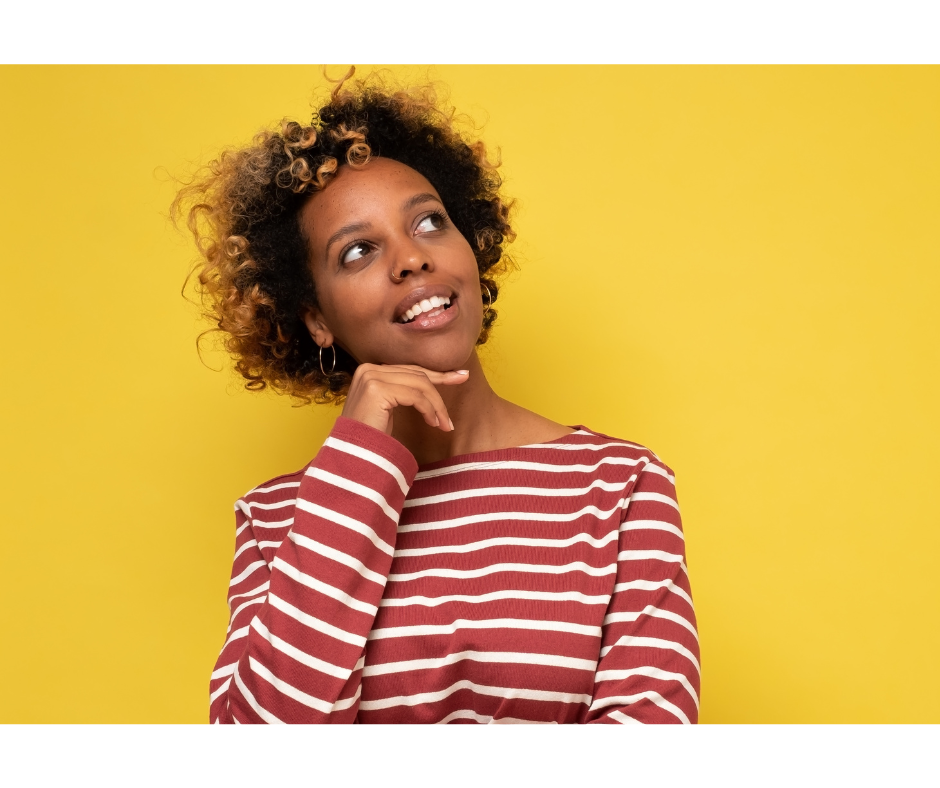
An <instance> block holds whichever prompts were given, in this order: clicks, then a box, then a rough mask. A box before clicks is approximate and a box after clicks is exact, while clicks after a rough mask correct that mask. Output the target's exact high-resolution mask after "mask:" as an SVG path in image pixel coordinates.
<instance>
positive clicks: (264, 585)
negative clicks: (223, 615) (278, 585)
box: [228, 580, 271, 609]
mask: <svg viewBox="0 0 940 788" xmlns="http://www.w3.org/2000/svg"><path fill="white" fill-rule="evenodd" d="M270 585H271V583H270V581H269V580H265V581H264V582H263V583H262V584H261V585H260V586H256V587H255V588H252V589H251V591H245V592H243V593H241V594H233V595H232V596H230V597H229V598H228V606H229V609H231V607H232V602H234V601H235V600H236V599H241V598H242V597H243V596H254V595H255V594H261V593H263V592H264V591H267V590H268V587H269V586H270Z"/></svg>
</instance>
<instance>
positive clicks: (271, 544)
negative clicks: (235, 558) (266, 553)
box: [258, 539, 284, 550]
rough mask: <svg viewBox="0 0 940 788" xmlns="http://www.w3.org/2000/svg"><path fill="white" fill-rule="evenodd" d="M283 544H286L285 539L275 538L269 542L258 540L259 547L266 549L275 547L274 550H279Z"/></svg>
mask: <svg viewBox="0 0 940 788" xmlns="http://www.w3.org/2000/svg"><path fill="white" fill-rule="evenodd" d="M282 544H284V540H283V539H275V540H274V541H268V542H258V549H259V550H266V549H267V548H269V547H270V548H273V549H274V550H277V549H278V548H279V547H280V546H281V545H282Z"/></svg>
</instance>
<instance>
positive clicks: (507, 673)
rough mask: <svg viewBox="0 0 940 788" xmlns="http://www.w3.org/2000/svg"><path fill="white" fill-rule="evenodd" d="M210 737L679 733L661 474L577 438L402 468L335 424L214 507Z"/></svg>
mask: <svg viewBox="0 0 940 788" xmlns="http://www.w3.org/2000/svg"><path fill="white" fill-rule="evenodd" d="M235 509H236V523H237V530H236V550H235V559H234V565H233V568H232V581H231V586H230V596H229V607H230V610H231V620H230V623H229V629H228V635H227V638H226V641H225V645H224V647H223V648H222V653H221V655H220V656H219V660H218V662H217V664H216V668H215V671H214V672H213V673H212V680H211V684H210V704H211V707H210V717H211V719H212V721H213V722H236V723H245V722H360V723H418V722H559V723H562V722H564V723H588V722H606V723H627V722H649V723H651V722H685V723H688V722H696V721H697V719H698V704H699V699H698V696H699V684H700V667H699V648H698V637H697V634H696V625H695V613H694V612H693V609H692V597H691V590H690V587H689V578H688V574H687V571H686V566H685V557H684V556H685V550H684V541H683V536H682V526H681V521H680V519H679V510H678V504H677V503H676V495H675V479H674V477H673V474H672V472H671V471H670V470H669V468H667V467H666V466H665V465H663V463H662V462H660V460H659V459H658V458H657V457H656V455H654V454H653V453H652V452H651V451H649V450H648V449H645V448H643V447H642V446H638V445H637V444H634V443H629V442H627V441H623V440H618V439H615V438H610V437H608V436H606V435H601V434H599V433H595V432H592V431H590V430H588V429H586V428H584V427H578V428H576V431H575V432H573V433H571V434H569V435H566V436H564V437H562V438H559V439H558V440H554V441H550V442H548V443H542V444H537V445H531V446H521V447H516V448H510V449H498V450H496V451H489V452H484V453H480V454H469V455H463V456H459V457H453V458H451V459H448V460H443V461H441V462H436V463H432V464H430V465H424V466H421V468H420V469H419V467H418V466H417V464H416V463H415V460H414V457H413V456H412V455H411V453H410V452H409V451H408V450H407V449H406V448H405V447H404V446H403V445H402V444H401V443H399V442H398V441H396V440H395V439H394V438H391V437H389V436H388V435H385V434H384V433H383V432H380V431H379V430H376V429H373V428H372V427H369V426H366V425H364V424H361V423H359V422H356V421H352V420H350V419H346V418H343V417H340V418H339V419H338V420H337V422H336V425H335V427H334V428H333V431H332V432H331V433H330V436H329V437H328V438H327V440H326V442H325V443H324V445H323V448H322V449H321V450H320V452H319V453H318V454H317V456H316V458H315V459H314V460H313V462H311V463H310V464H309V465H308V466H307V467H306V468H304V469H303V470H301V471H299V472H297V473H293V474H289V475H287V476H279V477H278V478H276V479H273V480H272V481H270V482H268V483H266V484H264V485H262V486H261V487H257V488H255V489H254V490H252V491H251V492H250V493H248V494H247V495H245V496H244V498H242V499H240V500H239V501H238V502H237V503H236V505H235Z"/></svg>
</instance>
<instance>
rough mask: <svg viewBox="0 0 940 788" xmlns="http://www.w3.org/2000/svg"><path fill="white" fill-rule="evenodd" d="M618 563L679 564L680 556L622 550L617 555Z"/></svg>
mask: <svg viewBox="0 0 940 788" xmlns="http://www.w3.org/2000/svg"><path fill="white" fill-rule="evenodd" d="M617 560H618V561H650V560H652V561H668V562H669V563H673V564H681V563H682V556H681V555H676V554H675V553H667V552H665V551H664V550H624V551H623V552H621V553H617Z"/></svg>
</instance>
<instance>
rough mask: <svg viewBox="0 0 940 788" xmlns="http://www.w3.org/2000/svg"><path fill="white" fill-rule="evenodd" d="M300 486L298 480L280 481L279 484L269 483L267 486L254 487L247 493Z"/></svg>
mask: <svg viewBox="0 0 940 788" xmlns="http://www.w3.org/2000/svg"><path fill="white" fill-rule="evenodd" d="M296 487H300V482H299V481H298V482H281V483H280V484H271V485H268V486H267V487H255V489H253V490H252V491H251V492H250V493H249V495H252V494H254V493H269V492H274V491H275V490H289V489H291V488H296Z"/></svg>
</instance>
